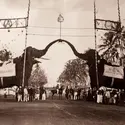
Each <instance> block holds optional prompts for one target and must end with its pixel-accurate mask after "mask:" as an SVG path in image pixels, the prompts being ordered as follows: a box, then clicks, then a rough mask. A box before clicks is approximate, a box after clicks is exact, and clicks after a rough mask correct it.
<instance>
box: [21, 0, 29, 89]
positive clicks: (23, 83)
mask: <svg viewBox="0 0 125 125" xmlns="http://www.w3.org/2000/svg"><path fill="white" fill-rule="evenodd" d="M30 4H31V1H30V0H29V3H28V10H27V26H26V36H25V50H24V63H23V79H22V87H24V86H25V71H26V47H27V35H28V34H27V33H28V25H29V12H30Z"/></svg>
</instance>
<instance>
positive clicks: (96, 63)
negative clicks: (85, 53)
mask: <svg viewBox="0 0 125 125" xmlns="http://www.w3.org/2000/svg"><path fill="white" fill-rule="evenodd" d="M96 32H97V31H96V0H94V34H95V68H96V82H97V88H99V78H98V57H97V56H98V55H97V36H96V35H97V34H96Z"/></svg>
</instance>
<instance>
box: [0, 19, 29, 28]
mask: <svg viewBox="0 0 125 125" xmlns="http://www.w3.org/2000/svg"><path fill="white" fill-rule="evenodd" d="M27 19H28V18H27V17H23V18H6V19H0V29H11V28H26V27H27V26H28V24H27Z"/></svg>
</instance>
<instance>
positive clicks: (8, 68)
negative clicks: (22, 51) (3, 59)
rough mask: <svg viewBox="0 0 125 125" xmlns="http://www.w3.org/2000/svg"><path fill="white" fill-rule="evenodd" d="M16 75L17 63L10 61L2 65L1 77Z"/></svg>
mask: <svg viewBox="0 0 125 125" xmlns="http://www.w3.org/2000/svg"><path fill="white" fill-rule="evenodd" d="M11 76H16V71H15V64H13V63H9V64H6V65H3V66H1V67H0V77H11Z"/></svg>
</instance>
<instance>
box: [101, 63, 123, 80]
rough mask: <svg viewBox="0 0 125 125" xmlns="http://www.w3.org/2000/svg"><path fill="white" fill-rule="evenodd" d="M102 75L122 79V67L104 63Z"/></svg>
mask: <svg viewBox="0 0 125 125" xmlns="http://www.w3.org/2000/svg"><path fill="white" fill-rule="evenodd" d="M103 75H104V76H108V77H112V78H119V79H123V78H124V70H123V67H122V66H120V67H116V66H109V65H104V73H103Z"/></svg>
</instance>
